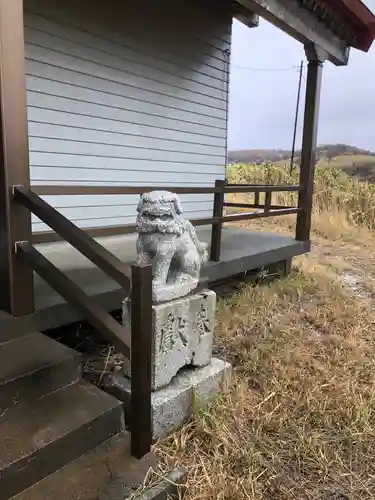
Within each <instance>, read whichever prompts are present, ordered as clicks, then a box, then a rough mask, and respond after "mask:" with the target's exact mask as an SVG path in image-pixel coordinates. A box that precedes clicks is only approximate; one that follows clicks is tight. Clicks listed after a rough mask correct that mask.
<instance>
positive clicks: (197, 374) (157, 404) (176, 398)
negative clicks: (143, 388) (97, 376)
mask: <svg viewBox="0 0 375 500" xmlns="http://www.w3.org/2000/svg"><path fill="white" fill-rule="evenodd" d="M231 370H232V367H231V365H230V364H229V363H226V362H225V361H222V360H221V359H217V358H212V359H211V363H210V364H209V365H207V366H204V367H202V368H190V367H187V368H183V369H182V370H180V371H179V372H178V374H177V375H176V376H175V377H174V378H173V380H172V382H171V383H170V384H169V385H168V386H167V387H164V388H163V389H160V390H158V391H156V392H153V393H152V395H151V404H152V433H153V437H154V438H155V439H158V438H163V437H166V436H168V435H169V434H171V433H172V432H175V431H176V430H178V429H179V428H180V427H181V426H182V425H183V424H184V423H185V422H186V421H188V420H189V419H190V418H191V417H192V416H193V415H194V411H195V408H196V405H199V406H200V407H202V406H204V405H206V404H207V403H210V402H211V401H212V400H213V398H214V397H215V395H216V394H217V392H218V391H219V390H225V389H226V388H227V387H228V385H229V382H230V377H231ZM103 387H104V388H105V390H107V391H109V392H110V393H111V394H113V395H114V396H115V397H116V398H118V399H120V400H121V401H123V402H124V403H125V405H124V407H125V418H126V419H128V418H130V415H129V414H128V411H129V408H130V403H131V382H130V379H129V378H128V377H126V376H124V375H121V374H117V375H114V376H113V375H112V376H110V377H108V375H107V376H105V377H104V378H103Z"/></svg>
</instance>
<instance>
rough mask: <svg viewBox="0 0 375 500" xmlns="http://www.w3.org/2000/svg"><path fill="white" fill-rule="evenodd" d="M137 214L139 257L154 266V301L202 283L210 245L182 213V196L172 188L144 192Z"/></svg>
mask: <svg viewBox="0 0 375 500" xmlns="http://www.w3.org/2000/svg"><path fill="white" fill-rule="evenodd" d="M137 211H138V216H137V232H138V240H137V258H138V262H139V263H152V265H153V290H152V292H153V300H154V302H164V301H167V300H172V299H175V298H177V297H182V296H184V295H187V294H188V293H189V292H190V291H192V290H194V289H195V288H196V287H197V285H198V282H199V277H200V272H201V267H202V264H204V263H205V262H206V261H207V258H208V254H207V245H206V244H205V243H201V242H200V241H199V240H198V238H197V235H196V232H195V229H194V227H193V225H192V224H191V222H189V221H188V220H185V219H184V218H183V216H182V212H183V211H182V207H181V203H180V200H179V197H178V196H177V194H175V193H171V192H169V191H152V192H149V193H145V194H143V195H141V198H140V200H139V203H138V208H137Z"/></svg>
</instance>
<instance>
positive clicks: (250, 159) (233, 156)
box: [228, 144, 375, 164]
mask: <svg viewBox="0 0 375 500" xmlns="http://www.w3.org/2000/svg"><path fill="white" fill-rule="evenodd" d="M317 153H318V158H319V159H323V158H325V159H327V160H328V161H330V160H331V159H332V158H335V157H336V156H341V155H361V156H375V153H374V152H372V151H368V150H365V149H361V148H357V147H356V146H350V145H348V144H322V145H321V146H319V147H318V148H317ZM291 154H292V152H291V151H290V150H289V151H288V150H283V149H242V150H237V151H229V152H228V161H229V163H258V164H259V163H264V162H277V161H281V160H288V159H290V157H291ZM300 154H301V152H300V151H296V152H295V161H296V163H298V161H299V157H300Z"/></svg>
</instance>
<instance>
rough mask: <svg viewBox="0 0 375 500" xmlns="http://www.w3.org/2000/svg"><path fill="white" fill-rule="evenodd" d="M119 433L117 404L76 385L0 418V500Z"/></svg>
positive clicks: (19, 406) (120, 411) (85, 385)
mask: <svg viewBox="0 0 375 500" xmlns="http://www.w3.org/2000/svg"><path fill="white" fill-rule="evenodd" d="M123 430H124V419H123V408H122V404H121V403H120V402H119V401H118V400H117V399H115V398H113V397H112V396H109V395H108V394H106V393H104V392H103V391H101V390H99V389H98V388H96V387H94V386H93V385H90V384H88V383H86V382H83V381H80V382H78V383H76V384H73V385H70V386H68V387H65V388H63V389H60V390H58V391H56V392H53V393H51V394H48V395H47V396H44V397H41V398H39V399H35V400H34V401H32V402H26V403H24V402H21V403H18V404H17V405H15V406H13V407H11V408H10V409H8V411H7V410H5V411H4V412H3V413H2V414H1V416H0V436H1V440H0V477H1V480H0V498H1V500H8V499H9V498H11V497H12V496H14V495H16V494H18V493H20V492H21V491H24V490H25V489H26V488H29V487H30V486H32V485H34V484H35V483H37V482H38V481H40V480H42V479H43V478H45V477H47V476H48V475H50V474H52V473H54V472H56V471H57V470H59V469H61V468H62V467H64V466H65V465H67V464H68V463H70V462H72V461H73V460H75V459H76V458H78V457H80V456H82V455H84V454H85V453H87V452H88V451H90V450H93V449H94V448H95V447H96V446H98V445H99V444H101V443H103V442H105V441H106V440H108V439H110V438H111V437H112V436H115V435H117V434H118V433H120V432H122V431H123Z"/></svg>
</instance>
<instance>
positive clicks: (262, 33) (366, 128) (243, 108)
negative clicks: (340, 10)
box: [228, 0, 375, 151]
mask: <svg viewBox="0 0 375 500" xmlns="http://www.w3.org/2000/svg"><path fill="white" fill-rule="evenodd" d="M365 3H366V4H367V6H368V7H370V8H371V10H372V11H373V12H375V0H365ZM302 59H303V60H305V56H304V51H303V47H302V45H301V44H300V43H298V42H297V41H295V40H294V39H293V38H291V37H290V36H288V35H286V34H285V33H283V32H282V31H281V30H279V29H278V28H276V27H274V26H273V25H271V24H269V23H267V22H266V21H265V20H264V19H261V22H260V25H259V27H257V28H247V27H246V26H244V25H242V24H241V23H239V22H237V21H235V23H234V27H233V46H232V57H231V62H232V68H231V84H230V107H229V143H228V146H229V149H247V148H250V149H251V148H272V149H273V148H283V149H290V148H291V144H292V134H293V123H294V115H295V106H296V96H297V87H298V69H295V68H292V67H293V66H298V65H299V64H300V63H301V60H302ZM305 65H306V63H305ZM245 68H249V69H245ZM290 68H292V69H290ZM262 69H265V70H274V71H261V70H262ZM279 69H280V70H281V71H278V70H279ZM304 75H305V76H306V71H305V72H304ZM304 82H305V81H304ZM303 100H304V87H303V90H302V94H301V107H300V117H299V135H298V139H297V140H298V142H297V144H298V147H299V146H300V140H301V139H300V135H301V134H300V132H301V129H302V118H303ZM318 142H319V143H320V144H322V143H337V142H340V143H347V144H352V145H355V146H358V147H362V148H365V149H370V150H373V151H375V42H374V44H373V47H372V48H371V49H370V51H369V52H368V53H367V54H366V53H363V52H360V51H358V50H355V49H351V54H350V60H349V65H348V66H347V67H336V66H334V65H333V64H332V63H330V62H327V63H325V66H324V69H323V86H322V100H321V107H320V119H319V136H318Z"/></svg>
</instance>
